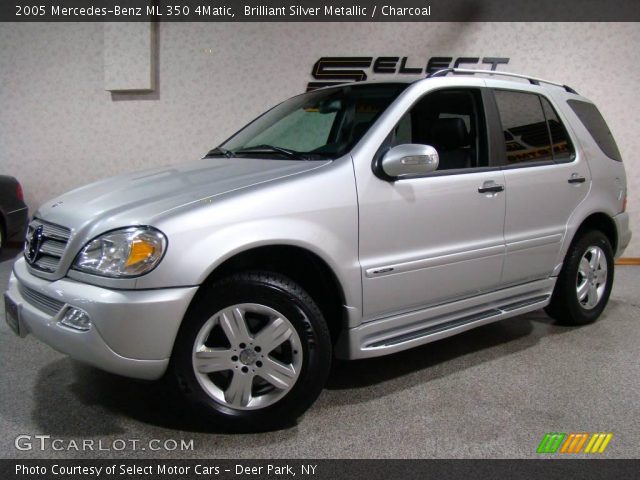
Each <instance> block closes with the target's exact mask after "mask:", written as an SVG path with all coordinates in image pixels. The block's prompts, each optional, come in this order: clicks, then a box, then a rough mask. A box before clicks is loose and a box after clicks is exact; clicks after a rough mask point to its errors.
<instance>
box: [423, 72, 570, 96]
mask: <svg viewBox="0 0 640 480" xmlns="http://www.w3.org/2000/svg"><path fill="white" fill-rule="evenodd" d="M448 73H470V74H474V73H484V74H486V75H503V76H505V77H516V78H522V79H524V80H529V83H531V84H532V85H540V83H547V84H549V85H555V86H556V87H561V88H564V89H565V90H566V91H567V92H569V93H575V94H577V93H578V92H576V91H575V90H574V89H573V88H571V87H570V86H568V85H563V84H562V83H557V82H552V81H550V80H544V79H542V78H536V77H529V76H528V75H520V74H518V73H510V72H500V71H497V70H475V69H472V68H443V69H442V70H438V71H436V72H433V73H430V74H429V75H427V77H426V78H433V77H439V76H444V75H446V74H448Z"/></svg>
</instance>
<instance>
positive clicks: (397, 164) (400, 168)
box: [380, 143, 438, 180]
mask: <svg viewBox="0 0 640 480" xmlns="http://www.w3.org/2000/svg"><path fill="white" fill-rule="evenodd" d="M380 166H381V167H382V171H383V172H384V173H385V175H387V176H388V177H391V178H393V179H395V180H400V179H402V178H415V177H420V176H423V175H426V174H428V173H431V172H434V171H435V170H436V169H437V168H438V152H437V151H436V149H435V148H433V147H432V146H431V145H417V144H413V143H411V144H405V145H398V146H395V147H393V148H392V149H391V150H389V151H388V152H387V153H385V155H384V157H382V162H381V164H380Z"/></svg>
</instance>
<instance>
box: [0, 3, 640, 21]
mask: <svg viewBox="0 0 640 480" xmlns="http://www.w3.org/2000/svg"><path fill="white" fill-rule="evenodd" d="M150 20H154V21H160V22H265V21H270V22H454V21H455V22H484V21H498V22H512V21H529V22H531V21H621V22H637V21H640V2H639V1H638V0H608V1H605V0H563V1H558V0H535V1H532V0H2V2H1V3H0V21H3V22H45V21H46V22H49V21H55V22H78V21H80V22H117V21H123V22H142V21H150Z"/></svg>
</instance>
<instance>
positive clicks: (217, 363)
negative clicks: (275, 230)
mask: <svg viewBox="0 0 640 480" xmlns="http://www.w3.org/2000/svg"><path fill="white" fill-rule="evenodd" d="M203 288H204V289H205V290H203V291H202V292H201V294H200V295H199V296H198V298H197V299H196V301H195V303H194V305H193V306H192V308H191V309H190V311H189V313H188V314H187V316H186V318H185V321H184V323H183V326H182V327H181V329H180V332H179V333H178V338H177V340H176V346H175V349H174V354H173V357H172V369H173V372H174V374H175V377H176V379H177V380H178V384H179V386H180V389H181V391H182V392H183V394H184V395H185V397H186V398H187V399H188V400H189V401H190V402H191V404H192V405H194V406H195V407H196V408H197V409H198V410H199V412H200V413H201V414H202V415H204V416H206V417H208V418H209V419H210V420H211V423H213V424H215V425H216V426H219V427H221V428H223V429H225V430H230V431H262V430H270V429H274V428H279V427H282V426H285V425H288V424H291V423H292V422H293V421H294V420H295V419H296V418H297V417H298V416H299V415H301V414H302V413H303V412H304V411H305V410H306V409H307V408H308V407H309V406H310V405H311V404H312V403H313V401H314V400H315V399H316V398H317V396H318V395H319V394H320V392H321V390H322V388H323V386H324V383H325V380H326V378H327V376H328V373H329V368H330V364H331V341H330V335H329V331H328V328H327V325H326V323H325V320H324V318H323V316H322V313H321V312H320V310H319V308H318V307H317V305H316V304H315V302H314V301H313V299H312V298H311V297H310V296H309V295H308V294H307V293H306V292H305V291H304V290H303V289H302V288H301V287H300V286H299V285H297V284H296V283H295V282H293V281H291V280H290V279H288V278H286V277H284V276H282V275H278V274H274V273H261V272H257V273H244V274H238V275H234V276H232V277H230V278H227V279H225V280H223V281H221V282H219V283H217V284H214V285H211V286H205V287H203Z"/></svg>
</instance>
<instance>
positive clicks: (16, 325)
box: [4, 293, 24, 337]
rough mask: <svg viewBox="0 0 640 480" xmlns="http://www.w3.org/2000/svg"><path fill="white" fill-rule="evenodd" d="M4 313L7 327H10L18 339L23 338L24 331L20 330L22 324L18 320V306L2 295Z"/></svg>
mask: <svg viewBox="0 0 640 480" xmlns="http://www.w3.org/2000/svg"><path fill="white" fill-rule="evenodd" d="M4 313H5V318H6V320H7V325H9V327H11V330H13V332H14V333H15V334H16V335H18V336H19V337H22V336H24V335H23V330H24V329H23V328H22V322H21V319H20V306H19V305H18V304H17V303H16V302H14V301H13V300H11V298H9V296H8V295H7V294H6V293H5V294H4Z"/></svg>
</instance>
